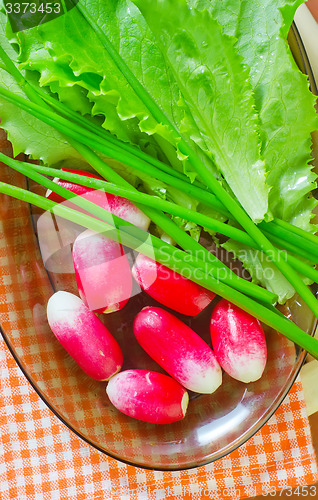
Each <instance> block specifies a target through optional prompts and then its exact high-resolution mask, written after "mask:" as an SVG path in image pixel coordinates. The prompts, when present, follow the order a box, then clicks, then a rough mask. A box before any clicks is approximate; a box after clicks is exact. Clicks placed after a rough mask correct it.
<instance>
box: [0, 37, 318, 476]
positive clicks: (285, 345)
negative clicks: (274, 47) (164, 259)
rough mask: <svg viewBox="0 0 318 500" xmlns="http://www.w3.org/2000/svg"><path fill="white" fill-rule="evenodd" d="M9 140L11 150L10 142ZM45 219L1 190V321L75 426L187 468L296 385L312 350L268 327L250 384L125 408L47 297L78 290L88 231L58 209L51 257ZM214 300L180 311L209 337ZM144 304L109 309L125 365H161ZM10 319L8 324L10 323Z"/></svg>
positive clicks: (255, 421) (103, 444) (258, 423)
mask: <svg viewBox="0 0 318 500" xmlns="http://www.w3.org/2000/svg"><path fill="white" fill-rule="evenodd" d="M297 47H299V45H297ZM307 71H308V68H307ZM5 147H7V148H9V144H8V143H6V146H5ZM5 152H6V153H8V152H9V151H5ZM0 180H1V181H4V182H9V183H13V184H16V185H19V186H21V187H24V188H25V187H29V188H31V189H33V186H27V182H26V180H25V178H23V177H22V176H21V175H20V174H17V173H16V172H13V171H11V170H9V169H8V168H6V167H5V166H4V165H2V167H1V171H0ZM41 217H42V218H41ZM49 217H51V216H49ZM43 220H44V219H43V216H42V214H41V212H40V211H38V210H36V209H31V208H30V206H28V205H27V204H25V203H23V202H20V201H17V200H13V199H11V198H9V197H7V196H3V195H1V196H0V221H1V223H2V226H3V228H2V230H3V240H2V241H1V258H2V260H1V262H2V264H1V265H2V268H3V270H4V273H3V274H4V275H5V279H4V280H3V282H2V283H0V290H1V292H2V293H3V292H5V293H6V296H7V303H6V304H4V303H1V304H0V321H1V324H2V326H3V327H2V335H3V337H4V340H5V342H6V343H7V345H8V347H9V349H10V351H11V353H12V355H13V356H14V358H15V360H16V362H17V363H18V365H19V366H20V368H21V369H22V371H23V373H24V374H25V376H26V377H27V379H28V380H29V382H30V383H31V384H32V386H33V387H34V389H35V390H36V391H37V393H38V394H39V395H40V396H41V398H42V399H43V400H44V402H45V403H46V404H47V405H48V407H49V408H50V409H51V410H52V411H53V412H54V413H55V414H56V415H57V416H58V417H59V418H60V419H61V420H62V421H63V422H64V423H65V425H67V427H68V428H69V429H70V430H72V431H73V432H74V433H76V434H77V435H78V436H80V437H81V438H82V439H84V440H85V441H86V442H88V443H89V444H91V445H92V446H94V447H95V448H97V449H98V450H100V451H102V452H104V453H105V454H107V455H109V456H111V457H114V458H116V459H118V460H121V461H123V462H126V463H129V464H132V465H135V466H140V467H144V468H150V469H157V470H182V469H187V468H191V467H198V466H201V465H204V464H207V463H209V462H212V461H214V460H217V459H219V458H221V457H223V456H224V455H227V454H228V453H230V452H232V451H233V450H235V449H236V448H237V447H239V446H240V445H242V444H243V443H244V442H245V441H247V440H248V439H249V438H250V437H251V436H252V435H253V434H254V433H256V432H257V431H258V430H259V429H260V428H261V427H262V426H263V425H264V424H265V423H266V422H267V420H268V419H269V418H270V416H271V415H272V414H273V413H274V412H275V410H276V409H277V408H278V406H279V405H280V403H281V402H282V400H283V399H284V398H285V396H286V395H287V393H288V391H289V390H290V388H291V386H292V384H293V382H294V380H295V379H296V377H297V375H298V373H299V370H300V368H301V366H302V364H303V362H304V359H305V356H306V353H305V352H304V351H303V350H301V349H298V347H297V346H295V345H294V344H293V343H292V342H290V341H288V340H287V339H286V338H285V337H283V336H282V335H280V334H279V333H277V332H275V331H272V330H270V329H268V328H267V329H266V338H267V346H268V362H267V366H266V369H265V372H264V374H263V376H262V377H261V379H260V380H258V381H257V382H254V383H250V384H244V383H241V382H238V381H236V380H234V379H232V378H231V377H229V376H227V375H226V374H224V376H223V383H222V385H221V387H220V388H219V389H218V390H217V391H216V392H215V393H214V394H212V395H197V394H192V395H191V397H190V403H189V407H188V412H187V415H186V417H185V418H184V419H183V420H182V421H180V422H177V423H174V424H169V425H154V424H147V423H144V422H140V421H138V420H135V419H132V418H130V417H127V416H125V415H124V414H122V413H120V412H119V411H117V410H116V409H115V408H114V407H113V406H112V404H111V403H110V401H109V400H108V397H107V395H106V391H105V387H106V383H101V382H96V381H94V380H92V379H90V378H88V377H87V376H86V375H85V374H84V373H83V372H82V371H81V369H80V368H79V367H78V366H77V365H76V364H75V362H74V361H73V360H72V359H71V358H70V357H69V355H68V354H67V353H66V351H65V350H64V349H63V348H62V347H61V345H60V344H59V343H58V341H57V340H56V339H55V337H54V335H53V334H52V332H51V330H50V328H49V326H48V323H47V319H46V305H47V302H48V299H49V297H50V296H51V295H52V293H53V292H54V291H56V290H68V291H71V292H73V293H77V289H76V285H75V278H74V274H73V271H72V265H71V263H70V252H71V243H72V241H73V240H74V237H75V235H76V234H77V233H78V232H79V231H81V230H82V229H81V228H79V227H78V226H75V225H73V226H72V225H70V224H69V223H65V222H63V221H61V220H57V219H55V220H54V219H53V218H52V217H51V220H49V219H46V222H45V224H44V225H46V224H55V227H58V233H57V232H56V233H55V235H57V236H59V239H56V238H55V240H54V241H51V242H50V248H49V252H47V254H46V257H45V265H44V263H43V260H42V257H41V253H40V246H41V245H42V246H41V250H42V253H45V251H46V250H48V249H46V250H45V248H43V241H42V243H41V234H38V233H37V228H39V227H41V221H42V222H43ZM39 221H40V222H39ZM61 241H62V244H61ZM39 245H40V246H39ZM215 300H217V299H215ZM215 300H214V301H213V303H212V304H210V306H208V307H207V308H206V309H205V310H204V311H203V312H202V313H201V314H199V315H198V316H196V317H195V318H189V317H185V316H181V315H178V316H179V317H180V318H181V319H182V320H183V321H185V322H186V323H187V324H188V325H190V326H191V327H192V328H193V329H194V330H195V331H197V332H198V333H199V334H200V335H201V336H203V338H204V339H205V340H206V341H207V342H208V343H210V339H209V317H210V314H211V310H212V308H213V305H214V304H215ZM146 304H147V305H158V304H157V303H156V302H155V301H154V300H152V299H150V298H149V296H147V295H146V294H145V293H144V292H140V293H137V291H136V293H134V294H133V296H132V298H131V299H130V301H129V303H128V304H127V305H126V306H125V307H124V309H122V311H120V312H117V313H112V314H109V315H106V316H105V315H104V321H105V324H106V325H107V327H108V328H109V330H110V331H111V332H112V333H113V335H114V336H115V338H116V339H117V340H118V342H119V344H120V345H121V347H122V350H123V353H124V359H125V361H124V367H123V368H124V369H125V368H131V367H139V368H146V369H154V370H156V371H162V370H161V369H160V368H159V367H158V365H156V363H155V362H154V361H152V360H151V359H150V358H149V357H148V355H147V354H146V353H144V351H143V350H142V349H141V347H140V346H139V345H138V344H137V341H136V340H135V338H134V335H133V333H132V327H131V326H132V321H133V318H134V316H135V314H136V313H137V312H138V311H139V310H140V309H141V308H142V307H143V306H144V305H146ZM285 312H286V313H288V314H289V315H290V317H291V318H292V319H293V320H294V321H295V322H296V323H297V324H298V325H299V326H300V327H301V328H302V329H303V330H305V331H306V332H308V333H309V334H313V332H314V329H315V326H316V321H315V319H314V317H313V315H312V313H311V312H310V311H309V309H308V308H307V306H306V305H305V304H303V303H302V302H301V300H300V299H299V298H298V297H295V298H294V299H293V300H292V301H291V302H290V303H289V304H288V308H286V311H285ZM9 324H10V328H9V327H7V326H6V325H9Z"/></svg>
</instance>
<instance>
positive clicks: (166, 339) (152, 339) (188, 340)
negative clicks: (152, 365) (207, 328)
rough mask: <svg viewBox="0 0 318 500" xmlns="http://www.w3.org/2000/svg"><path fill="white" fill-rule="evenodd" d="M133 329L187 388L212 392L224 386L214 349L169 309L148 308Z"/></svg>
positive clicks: (138, 315) (139, 315)
mask: <svg viewBox="0 0 318 500" xmlns="http://www.w3.org/2000/svg"><path fill="white" fill-rule="evenodd" d="M133 329H134V334H135V336H136V339H137V341H138V342H139V344H140V345H141V347H142V348H143V349H144V350H145V351H146V352H147V353H148V354H149V356H151V357H152V358H153V359H154V360H155V361H156V362H157V363H158V364H159V365H160V366H161V367H162V368H164V370H166V372H167V373H169V375H171V376H172V377H174V378H175V379H176V380H177V381H178V382H179V383H180V384H181V385H183V386H184V387H186V388H187V389H189V390H191V391H195V392H200V393H204V394H211V393H212V392H214V391H215V390H216V389H217V388H218V387H219V386H220V385H221V382H222V370H221V368H220V366H219V364H218V362H217V360H216V357H215V355H214V353H213V351H212V349H211V348H210V347H209V346H208V344H207V343H206V342H204V340H203V339H202V338H201V337H200V336H199V335H198V334H197V333H195V332H194V331H193V330H191V328H189V327H188V326H187V325H185V324H184V323H182V321H180V320H179V319H178V318H176V317H175V316H173V314H171V313H170V312H168V311H165V310H164V309H161V308H160V307H145V308H144V309H143V310H142V311H140V313H139V314H137V316H136V318H135V321H134V326H133Z"/></svg>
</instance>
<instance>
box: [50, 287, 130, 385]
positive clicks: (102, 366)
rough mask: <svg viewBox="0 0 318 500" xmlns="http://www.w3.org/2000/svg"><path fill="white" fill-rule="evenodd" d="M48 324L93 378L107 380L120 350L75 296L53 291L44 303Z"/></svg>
mask: <svg viewBox="0 0 318 500" xmlns="http://www.w3.org/2000/svg"><path fill="white" fill-rule="evenodd" d="M47 318H48V322H49V325H50V327H51V329H52V331H53V333H54V335H55V337H56V338H57V340H58V341H59V342H60V343H61V344H62V346H63V347H64V349H66V351H67V352H68V353H69V355H70V356H71V357H72V358H73V359H74V360H75V361H76V363H77V364H78V365H79V366H80V367H81V368H82V370H83V371H84V372H85V373H86V374H87V375H88V376H89V377H91V378H93V379H95V380H99V381H102V380H108V379H109V378H110V377H112V376H113V375H115V373H117V372H118V371H119V370H120V369H121V367H122V364H123V354H122V352H121V349H120V347H119V345H118V343H117V341H116V340H115V339H114V337H113V336H112V335H111V333H110V332H109V331H108V330H107V328H106V327H105V326H104V325H103V323H102V322H101V321H100V320H99V319H98V318H97V316H95V314H94V313H93V312H91V311H90V310H89V309H88V308H87V307H86V306H85V304H84V303H83V302H82V301H81V299H80V298H79V297H77V296H76V295H73V294H72V293H69V292H56V293H55V294H54V295H52V297H51V298H50V299H49V302H48V305H47Z"/></svg>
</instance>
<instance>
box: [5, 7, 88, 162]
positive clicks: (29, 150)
mask: <svg viewBox="0 0 318 500" xmlns="http://www.w3.org/2000/svg"><path fill="white" fill-rule="evenodd" d="M5 24H6V15H5V14H4V13H3V12H2V11H0V43H1V46H2V48H3V49H4V50H5V51H6V52H7V54H8V55H9V56H10V58H11V59H12V60H13V61H15V60H16V57H17V54H16V52H15V50H14V49H13V47H12V46H11V44H10V43H9V41H8V40H7V38H6V35H5ZM0 85H1V86H2V87H4V88H6V89H9V90H10V91H12V92H15V93H16V94H19V95H22V96H23V97H26V96H25V94H24V92H23V91H22V90H21V89H20V87H19V86H18V84H17V83H16V82H15V80H14V79H13V78H12V76H11V75H9V74H8V73H7V72H6V71H5V70H4V69H2V68H1V69H0ZM0 116H1V128H3V129H4V130H6V132H7V134H8V138H9V140H10V141H11V143H12V145H13V153H14V155H15V156H17V155H18V154H19V153H26V154H28V155H30V156H31V157H32V158H36V159H39V160H42V161H43V162H45V163H49V164H58V163H60V162H61V161H64V160H65V158H68V159H69V161H70V162H72V164H80V163H81V159H80V156H79V154H78V153H77V152H76V151H75V150H74V149H73V148H72V147H71V146H70V144H69V143H68V142H67V141H66V140H65V139H64V138H63V137H62V135H61V134H60V133H59V132H57V131H56V130H54V129H53V128H52V127H49V126H48V125H45V124H43V122H41V121H40V120H37V119H36V118H33V117H32V116H30V115H29V114H28V113H26V112H24V111H22V110H21V109H20V108H19V107H18V106H15V105H14V104H11V103H8V102H7V101H5V100H4V99H0Z"/></svg>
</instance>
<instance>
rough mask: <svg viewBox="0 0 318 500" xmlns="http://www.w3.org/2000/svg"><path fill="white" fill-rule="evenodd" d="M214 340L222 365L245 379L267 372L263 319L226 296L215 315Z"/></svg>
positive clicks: (250, 380) (212, 332) (213, 314)
mask: <svg viewBox="0 0 318 500" xmlns="http://www.w3.org/2000/svg"><path fill="white" fill-rule="evenodd" d="M210 330H211V340H212V346H213V349H214V352H215V355H216V357H217V359H218V361H219V363H220V365H221V366H222V368H223V369H224V370H225V371H226V372H227V373H228V374H229V375H231V377H233V378H235V379H237V380H240V381H241V382H246V383H247V382H254V381H255V380H258V379H259V378H260V377H261V376H262V374H263V371H264V368H265V365H266V359H267V348H266V340H265V334H264V330H263V328H262V325H261V324H260V322H259V321H258V320H257V319H256V318H254V317H253V316H251V315H250V314H248V313H247V312H245V311H243V310H242V309H240V308H239V307H237V306H235V305H234V304H231V302H228V301H227V300H225V299H222V300H220V302H218V304H217V305H216V306H215V308H214V309H213V312H212V316H211V326H210Z"/></svg>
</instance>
